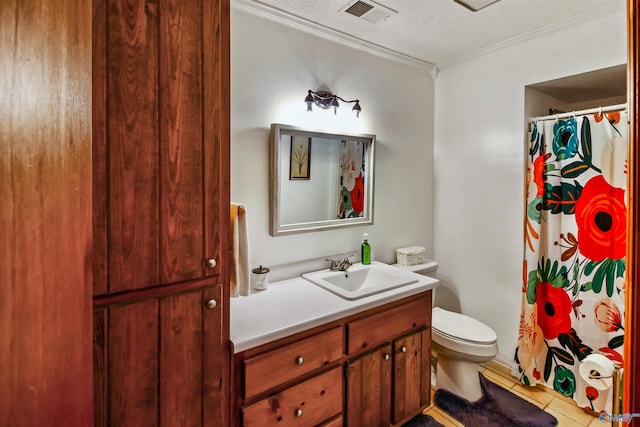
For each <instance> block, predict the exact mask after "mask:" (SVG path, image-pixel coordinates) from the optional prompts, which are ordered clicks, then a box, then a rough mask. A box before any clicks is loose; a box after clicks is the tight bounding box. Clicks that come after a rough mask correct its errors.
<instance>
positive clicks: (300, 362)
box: [296, 356, 304, 365]
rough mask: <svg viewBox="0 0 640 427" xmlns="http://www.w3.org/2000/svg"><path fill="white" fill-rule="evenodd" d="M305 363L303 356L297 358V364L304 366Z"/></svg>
mask: <svg viewBox="0 0 640 427" xmlns="http://www.w3.org/2000/svg"><path fill="white" fill-rule="evenodd" d="M303 363H304V358H303V357H302V356H300V357H297V358H296V364H298V365H302V364H303Z"/></svg>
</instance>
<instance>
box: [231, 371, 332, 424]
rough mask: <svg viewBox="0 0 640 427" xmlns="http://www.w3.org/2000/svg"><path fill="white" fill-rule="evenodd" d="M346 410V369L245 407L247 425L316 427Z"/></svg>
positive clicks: (308, 381)
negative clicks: (343, 392)
mask: <svg viewBox="0 0 640 427" xmlns="http://www.w3.org/2000/svg"><path fill="white" fill-rule="evenodd" d="M341 412H342V369H341V368H340V367H336V368H333V369H331V370H329V371H327V372H325V373H323V374H320V375H317V376H315V377H313V378H310V379H308V380H307V381H304V382H302V383H300V384H298V385H295V386H293V387H289V388H288V389H285V390H283V391H281V392H280V393H277V394H275V395H273V396H269V397H267V398H265V399H263V400H260V401H258V402H256V403H254V404H253V405H249V406H247V407H245V408H243V410H242V413H243V423H242V425H243V426H244V427H270V426H278V427H282V426H287V427H289V426H297V427H306V426H309V427H313V426H316V425H318V424H320V423H322V422H323V421H325V420H328V419H329V418H331V417H333V416H335V415H337V414H339V413H341Z"/></svg>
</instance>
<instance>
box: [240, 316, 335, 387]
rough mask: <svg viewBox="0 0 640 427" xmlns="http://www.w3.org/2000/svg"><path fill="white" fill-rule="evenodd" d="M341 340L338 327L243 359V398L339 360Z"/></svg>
mask: <svg viewBox="0 0 640 427" xmlns="http://www.w3.org/2000/svg"><path fill="white" fill-rule="evenodd" d="M342 343H343V334H342V327H341V326H339V327H336V328H333V329H330V330H328V331H326V332H322V333H319V334H317V335H314V336H311V337H309V338H305V339H303V340H300V341H296V342H294V343H291V344H289V345H286V346H283V347H280V348H277V349H275V350H272V351H269V352H267V353H263V354H260V355H258V356H255V357H251V358H249V359H247V360H245V361H244V394H245V397H246V398H248V397H250V396H254V395H256V394H258V393H261V392H263V391H266V390H269V389H270V388H272V387H274V386H277V385H278V384H282V383H283V382H285V381H288V380H291V379H294V378H296V377H298V376H300V375H302V374H306V373H307V372H311V371H313V370H314V369H317V368H319V367H321V366H323V365H326V364H328V363H331V362H333V361H336V360H339V359H340V358H341V357H342Z"/></svg>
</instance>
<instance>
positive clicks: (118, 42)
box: [93, 0, 230, 296]
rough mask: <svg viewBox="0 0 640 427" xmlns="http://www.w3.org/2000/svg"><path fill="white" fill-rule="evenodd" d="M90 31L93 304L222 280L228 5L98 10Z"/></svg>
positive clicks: (132, 3)
mask: <svg viewBox="0 0 640 427" xmlns="http://www.w3.org/2000/svg"><path fill="white" fill-rule="evenodd" d="M93 29H94V34H93V48H94V49H95V51H94V59H93V66H94V70H93V84H94V86H95V89H94V92H93V103H94V111H95V114H94V118H93V121H94V124H95V129H94V148H93V153H94V159H93V163H94V195H95V200H94V231H95V233H96V235H97V240H96V251H95V255H96V257H95V259H94V267H95V268H96V271H97V272H98V275H97V276H96V283H95V287H94V295H96V296H99V295H107V294H114V293H119V292H126V291H132V290H139V289H146V288H149V287H153V286H159V285H165V284H173V283H178V282H183V281H187V280H197V279H201V278H204V277H206V276H213V275H222V276H223V277H224V275H226V269H227V268H228V267H227V266H226V264H227V260H228V241H229V234H228V228H229V224H228V223H229V219H228V218H229V183H230V179H229V134H230V132H229V70H228V69H229V47H228V45H229V1H228V0H199V1H189V2H184V1H179V0H167V1H162V2H150V1H146V0H96V1H95V3H94V17H93ZM210 258H213V259H215V260H216V263H217V266H216V267H213V268H206V267H205V261H206V260H207V259H210Z"/></svg>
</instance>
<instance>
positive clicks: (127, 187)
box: [95, 0, 161, 293]
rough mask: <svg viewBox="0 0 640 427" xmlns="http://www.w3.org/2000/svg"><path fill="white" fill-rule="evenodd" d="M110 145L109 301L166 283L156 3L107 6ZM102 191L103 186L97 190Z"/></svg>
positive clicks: (128, 0)
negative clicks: (162, 273)
mask: <svg viewBox="0 0 640 427" xmlns="http://www.w3.org/2000/svg"><path fill="white" fill-rule="evenodd" d="M106 12H107V28H106V31H107V35H106V43H107V57H108V61H107V64H106V68H107V76H106V77H107V88H108V93H107V99H106V102H107V116H108V122H107V129H108V135H109V140H108V142H107V156H108V158H106V159H95V160H96V161H99V162H100V161H104V162H106V164H107V165H108V169H107V176H106V177H105V178H106V182H105V183H104V184H105V186H104V187H103V190H104V191H108V206H105V207H104V209H105V212H106V213H107V215H108V221H109V223H108V227H109V234H108V236H109V244H108V257H107V262H108V266H109V267H108V269H109V285H110V289H109V291H110V293H114V292H120V291H125V290H131V289H140V288H144V287H148V286H152V285H155V284H158V283H159V281H160V269H159V262H158V261H159V251H160V244H161V233H160V230H159V227H160V210H159V209H158V197H159V195H160V187H159V155H160V153H159V146H158V145H159V144H158V38H159V34H158V15H157V6H156V4H155V3H152V2H148V1H144V0H108V3H107V10H106ZM96 184H98V185H99V183H96Z"/></svg>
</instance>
